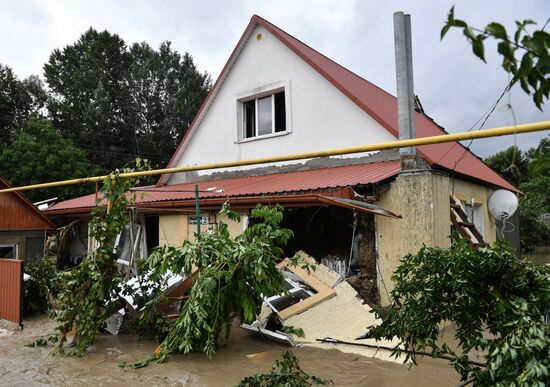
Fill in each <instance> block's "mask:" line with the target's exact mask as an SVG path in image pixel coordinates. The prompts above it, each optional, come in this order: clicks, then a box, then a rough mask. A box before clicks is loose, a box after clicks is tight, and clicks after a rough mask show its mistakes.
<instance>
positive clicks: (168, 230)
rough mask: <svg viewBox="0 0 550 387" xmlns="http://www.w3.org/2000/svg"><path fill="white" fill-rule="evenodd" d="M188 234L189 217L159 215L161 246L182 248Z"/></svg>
mask: <svg viewBox="0 0 550 387" xmlns="http://www.w3.org/2000/svg"><path fill="white" fill-rule="evenodd" d="M187 234H188V224H187V215H185V214H169V215H159V245H172V246H181V245H182V244H183V241H185V240H186V239H187Z"/></svg>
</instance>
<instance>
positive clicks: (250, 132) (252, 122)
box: [243, 100, 256, 138]
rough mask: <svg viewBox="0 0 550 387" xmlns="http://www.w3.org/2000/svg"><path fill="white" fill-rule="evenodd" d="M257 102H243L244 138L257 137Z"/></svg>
mask: <svg viewBox="0 0 550 387" xmlns="http://www.w3.org/2000/svg"><path fill="white" fill-rule="evenodd" d="M255 105H256V101H255V100H252V101H246V102H243V108H244V114H243V115H244V117H243V118H244V138H250V137H254V136H255V135H256V106H255Z"/></svg>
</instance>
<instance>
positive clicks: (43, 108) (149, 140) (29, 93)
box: [0, 28, 211, 201]
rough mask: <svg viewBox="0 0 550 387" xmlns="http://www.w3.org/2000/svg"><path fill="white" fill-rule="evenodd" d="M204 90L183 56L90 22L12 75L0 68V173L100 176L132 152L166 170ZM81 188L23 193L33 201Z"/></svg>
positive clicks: (24, 179) (26, 177)
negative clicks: (33, 67)
mask: <svg viewBox="0 0 550 387" xmlns="http://www.w3.org/2000/svg"><path fill="white" fill-rule="evenodd" d="M210 86H211V79H210V76H209V75H208V74H207V73H201V72H200V71H199V70H198V69H197V67H196V66H195V64H194V63H193V58H192V57H191V55H190V54H188V53H185V54H183V55H182V54H180V53H178V52H177V51H175V50H173V49H172V48H171V46H170V42H164V43H162V44H161V45H160V47H159V48H158V50H155V49H153V48H152V47H151V46H149V45H148V44H147V43H145V42H144V43H134V44H133V45H131V46H128V45H127V44H126V43H125V42H124V40H122V39H121V38H120V37H119V36H118V35H116V34H111V33H109V32H108V31H103V32H98V31H96V30H94V29H92V28H90V29H89V30H88V31H86V32H85V33H83V34H82V35H81V36H80V38H79V39H78V40H77V41H76V42H75V43H74V44H72V45H68V46H66V47H64V48H63V49H55V50H54V51H53V52H52V53H51V55H50V57H49V60H48V62H47V63H46V64H44V81H42V79H41V78H40V77H38V76H36V75H33V76H30V77H28V78H26V79H23V80H20V79H18V77H17V76H16V75H15V74H14V73H13V71H12V69H10V68H9V67H8V66H5V65H2V64H0V176H2V177H4V178H5V179H7V180H8V181H9V182H10V183H11V184H13V185H26V184H34V183H42V182H47V181H53V180H63V179H68V178H73V177H79V176H89V175H92V174H101V173H105V172H108V171H111V170H113V169H115V168H120V167H122V166H124V165H125V164H127V163H128V162H130V161H132V160H134V159H135V157H142V158H146V159H149V160H150V161H151V164H152V166H153V167H164V166H165V165H166V164H167V162H168V160H169V159H170V157H171V156H172V154H173V152H174V150H175V148H176V146H177V144H178V143H179V141H180V140H181V138H182V137H183V135H184V134H185V132H186V130H187V128H188V127H189V125H190V123H191V121H192V119H193V117H194V116H195V113H196V112H197V110H198V108H199V107H200V104H201V103H202V101H203V100H204V98H205V97H206V94H207V93H208V91H209V89H210ZM86 189H88V190H89V187H84V186H74V187H65V188H60V189H49V190H48V189H46V190H39V191H28V192H27V193H26V194H27V196H28V197H29V199H31V200H33V201H36V200H40V199H46V198H49V197H53V196H58V197H60V198H67V197H70V196H74V195H78V194H81V193H82V192H83V190H86Z"/></svg>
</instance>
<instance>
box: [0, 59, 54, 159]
mask: <svg viewBox="0 0 550 387" xmlns="http://www.w3.org/2000/svg"><path fill="white" fill-rule="evenodd" d="M47 98H48V96H47V93H46V90H45V89H44V85H43V83H42V81H41V80H40V78H38V77H37V76H34V75H33V76H30V77H28V78H27V79H25V80H23V81H21V80H19V79H18V78H17V77H16V76H15V74H14V73H13V71H12V69H11V68H10V67H8V66H4V65H2V64H0V151H1V150H2V149H4V148H5V147H7V146H8V145H9V144H10V143H11V140H12V138H11V137H12V135H13V134H15V133H18V132H19V131H21V130H22V129H23V128H24V126H25V125H26V123H27V121H28V120H30V119H36V118H40V117H42V114H43V112H44V107H45V105H46V101H47Z"/></svg>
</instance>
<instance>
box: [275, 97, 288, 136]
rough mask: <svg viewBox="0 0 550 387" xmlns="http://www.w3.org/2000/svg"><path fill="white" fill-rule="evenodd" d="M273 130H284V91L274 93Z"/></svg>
mask: <svg viewBox="0 0 550 387" xmlns="http://www.w3.org/2000/svg"><path fill="white" fill-rule="evenodd" d="M274 98H275V132H284V131H285V130H286V112H285V92H284V91H281V92H280V93H277V94H275V97H274Z"/></svg>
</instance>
